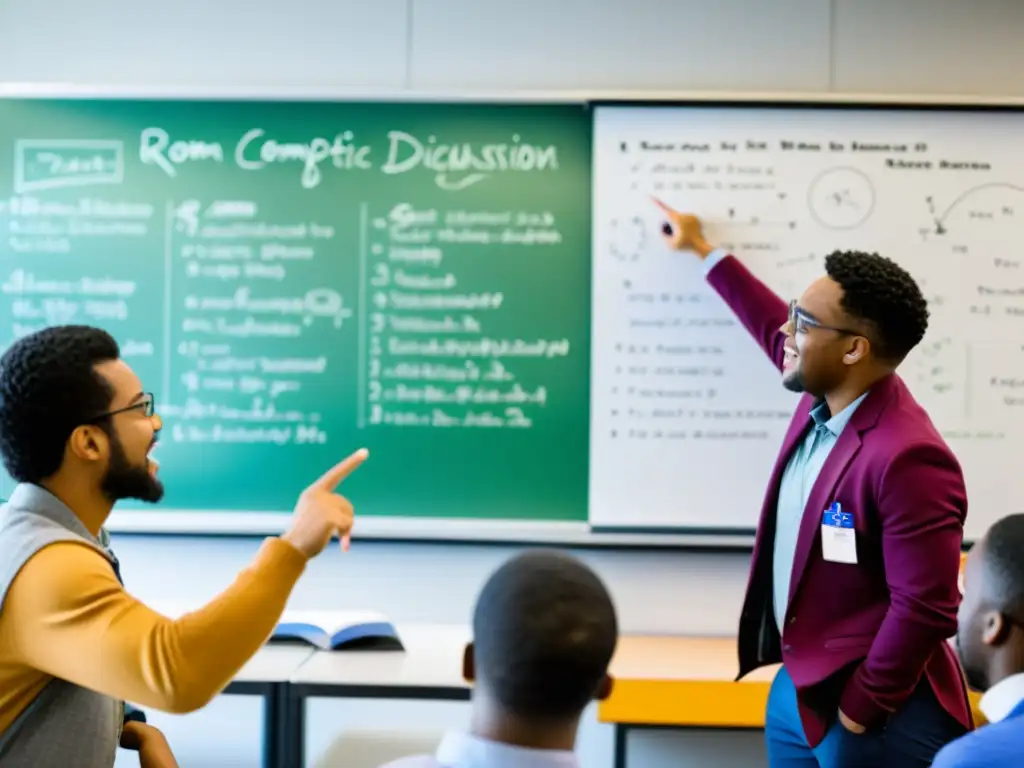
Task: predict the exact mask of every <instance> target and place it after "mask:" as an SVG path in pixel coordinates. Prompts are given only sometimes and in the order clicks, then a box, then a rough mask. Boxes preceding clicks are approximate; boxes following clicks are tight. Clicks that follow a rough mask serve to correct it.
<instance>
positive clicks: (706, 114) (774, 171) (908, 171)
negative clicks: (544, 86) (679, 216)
mask: <svg viewBox="0 0 1024 768" xmlns="http://www.w3.org/2000/svg"><path fill="white" fill-rule="evenodd" d="M594 130H595V134H594V257H593V259H594V261H593V337H592V379H591V382H592V384H591V387H592V389H591V397H592V406H591V411H592V416H591V472H590V478H591V479H590V521H591V524H592V525H594V526H595V527H607V528H625V529H644V528H648V529H650V528H659V529H680V528H685V529H702V528H703V529H716V530H730V529H750V528H753V527H754V526H755V525H756V523H757V516H758V513H759V511H760V508H761V502H762V498H763V495H764V492H765V487H766V483H767V481H768V478H769V474H770V471H771V467H772V464H773V462H774V460H775V457H776V455H777V452H778V450H779V447H780V445H781V442H782V437H783V434H784V432H785V429H786V426H787V424H788V420H789V417H790V415H791V414H792V410H793V407H794V406H795V404H796V399H797V396H796V395H793V394H791V393H789V392H787V391H785V390H784V389H783V388H782V386H781V383H780V376H779V373H778V372H777V371H776V370H775V369H774V368H773V367H772V366H771V365H770V364H769V363H768V361H767V358H766V357H765V356H764V355H763V353H762V352H761V351H760V350H759V349H758V347H757V346H756V345H755V343H754V341H753V340H752V339H751V338H750V337H749V336H748V334H747V333H746V331H745V330H744V329H743V328H742V327H741V326H739V325H738V324H737V323H736V322H735V319H734V317H733V315H732V313H731V312H730V311H729V310H728V309H727V308H726V307H725V305H724V303H723V302H722V301H721V299H720V298H719V297H718V295H717V294H716V293H714V292H713V291H712V290H711V289H710V288H709V287H708V286H707V284H706V282H705V279H704V273H703V270H702V266H701V265H700V264H699V262H698V261H697V259H696V257H694V256H691V255H690V254H685V253H677V252H672V251H670V250H669V249H668V248H667V247H666V246H665V245H664V244H663V243H662V240H661V236H660V233H659V228H660V225H661V222H662V220H663V217H662V216H660V215H659V212H658V210H657V209H656V208H655V207H654V206H653V205H652V204H651V202H650V195H652V194H653V195H656V196H658V197H660V198H661V199H663V200H665V201H666V202H667V203H669V204H670V205H672V206H673V207H676V208H678V209H681V210H686V211H692V212H694V213H696V214H698V215H699V216H701V217H702V218H703V219H704V221H705V228H706V231H707V233H708V235H709V239H710V240H711V241H712V242H715V243H717V244H719V245H723V246H725V247H727V248H729V249H730V250H733V251H734V252H735V253H736V255H737V256H738V257H739V258H740V259H741V260H742V261H743V262H744V263H745V264H746V265H747V266H748V267H750V268H751V270H752V271H753V272H754V273H755V274H757V275H758V276H759V277H760V278H761V279H763V280H765V281H766V282H767V283H768V285H769V286H770V287H772V288H773V289H774V290H775V291H776V292H777V293H779V295H780V296H781V297H783V298H784V299H786V300H789V299H790V298H797V297H798V296H799V295H800V293H801V292H802V291H803V289H804V288H805V287H806V285H807V284H808V283H810V282H811V281H812V280H813V279H814V278H816V277H818V276H819V275H820V274H822V272H823V269H824V267H823V258H824V255H825V254H826V253H828V252H829V251H832V250H835V249H848V248H855V249H863V250H875V251H879V252H880V253H882V254H883V255H886V256H889V257H891V258H893V259H895V260H896V261H898V262H900V263H901V264H902V265H903V266H905V267H906V268H907V269H908V270H909V271H910V272H911V273H912V274H913V275H914V277H915V278H916V279H917V280H918V281H919V282H920V284H921V285H922V288H923V290H924V292H925V294H926V296H927V297H928V300H929V305H930V310H931V320H930V326H929V331H928V334H927V336H926V338H925V341H924V342H923V343H922V345H921V346H920V347H919V348H918V350H916V351H915V352H914V353H913V354H912V355H911V357H910V358H908V359H907V361H906V362H905V363H904V364H903V366H902V367H901V369H900V373H901V375H902V376H903V378H904V379H905V380H906V382H907V383H908V385H909V386H910V388H911V390H912V391H913V393H914V395H915V396H916V397H917V398H918V400H919V401H920V402H921V403H922V405H923V406H924V407H925V408H926V409H927V410H928V412H929V413H930V415H931V417H932V419H933V421H934V422H935V424H936V426H937V427H938V429H939V430H940V431H941V432H942V434H943V435H944V436H945V438H946V440H947V441H948V443H949V445H950V446H951V448H952V449H953V451H954V452H955V453H956V454H957V456H958V458H959V459H960V461H961V463H962V465H963V468H964V473H965V476H966V482H967V490H968V497H969V502H968V503H969V510H968V520H967V538H968V539H975V538H977V537H978V536H980V535H981V534H982V533H984V531H985V530H986V529H987V528H988V526H989V525H991V524H992V522H994V521H995V520H996V519H998V518H1000V517H1002V516H1003V515H1005V514H1008V513H1010V512H1018V511H1022V510H1024V464H1022V462H1024V459H1022V456H1024V112H995V111H992V112H968V111H953V110H950V111H933V110H911V109H908V110H900V111H894V110H888V109H885V110H883V109H851V108H840V109H835V108H833V109H829V108H821V109H812V108H787V107H742V106H737V107H701V106H693V107H689V106H687V107H676V106H599V107H596V108H595V129H594ZM787 142H790V143H793V144H795V145H797V146H795V147H789V148H784V143H787ZM801 143H803V145H804V146H802V147H801V146H799V145H800V144H801ZM727 145H728V146H727Z"/></svg>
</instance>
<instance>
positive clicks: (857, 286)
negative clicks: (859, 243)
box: [825, 251, 928, 363]
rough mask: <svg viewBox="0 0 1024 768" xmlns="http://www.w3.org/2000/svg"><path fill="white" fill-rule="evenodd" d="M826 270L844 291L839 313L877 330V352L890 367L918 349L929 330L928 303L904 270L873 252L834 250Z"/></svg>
mask: <svg viewBox="0 0 1024 768" xmlns="http://www.w3.org/2000/svg"><path fill="white" fill-rule="evenodd" d="M825 272H826V273H827V274H828V276H829V277H830V278H832V279H833V280H834V281H835V282H836V283H838V284H839V287H840V288H842V289H843V300H842V307H843V310H844V311H845V312H846V313H847V314H848V315H851V316H852V317H856V318H859V319H861V320H863V321H865V322H866V323H868V324H869V325H870V326H871V327H872V329H873V330H874V332H875V338H874V339H873V341H874V342H875V353H876V355H877V356H878V357H880V358H881V359H883V360H887V361H890V362H894V363H899V362H902V360H903V358H905V357H906V356H907V354H908V353H909V352H910V350H912V349H913V348H914V347H916V346H917V345H918V344H919V343H920V342H921V339H923V338H924V334H925V331H927V330H928V302H927V301H926V300H925V298H924V295H923V294H922V293H921V289H920V287H918V285H917V283H916V282H915V281H914V278H912V277H911V276H910V273H908V272H907V271H906V270H905V269H903V267H901V266H899V265H898V264H897V263H896V262H894V261H893V260H892V259H887V258H885V257H884V256H879V255H878V254H877V253H864V252H863V251H835V252H834V253H830V254H829V255H828V256H826V257H825Z"/></svg>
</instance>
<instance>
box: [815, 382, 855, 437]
mask: <svg viewBox="0 0 1024 768" xmlns="http://www.w3.org/2000/svg"><path fill="white" fill-rule="evenodd" d="M867 396H868V393H867V392H865V393H864V394H863V395H861V396H860V397H858V398H857V399H856V400H854V401H853V402H852V403H850V404H849V405H848V406H846V407H845V408H844V409H843V410H841V411H840V412H839V413H837V414H836V415H835V416H833V415H832V412H831V411H829V409H828V403H826V402H825V401H824V400H822V401H821V402H820V403H818V404H817V405H816V406H814V408H812V409H811V418H812V419H814V423H815V425H816V426H819V427H825V429H827V430H828V431H829V432H831V433H832V434H833V435H835V436H836V437H839V435H840V434H842V432H843V429H844V428H845V427H846V425H847V424H848V423H849V422H850V419H851V418H853V414H854V412H855V411H856V410H857V407H858V406H859V405H860V404H861V403H862V402H864V398H865V397H867Z"/></svg>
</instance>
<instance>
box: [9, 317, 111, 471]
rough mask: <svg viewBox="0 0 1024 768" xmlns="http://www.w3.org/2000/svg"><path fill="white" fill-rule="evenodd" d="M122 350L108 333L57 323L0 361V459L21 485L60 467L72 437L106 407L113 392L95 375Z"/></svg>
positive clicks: (18, 344) (17, 344)
mask: <svg viewBox="0 0 1024 768" xmlns="http://www.w3.org/2000/svg"><path fill="white" fill-rule="evenodd" d="M118 357H120V349H119V348H118V345H117V342H116V341H115V340H114V338H113V337H112V336H111V335H110V334H109V333H107V332H106V331H103V330H100V329H99V328H92V327H90V326H85V325H58V326H52V327H49V328H45V329H43V330H41V331H37V332H35V333H32V334H30V335H28V336H23V337H22V338H20V339H18V340H17V341H16V342H14V344H12V345H11V347H10V348H9V349H8V350H7V352H5V353H4V355H3V357H2V358H0V456H2V457H3V462H4V467H6V468H7V472H8V474H10V476H11V477H12V478H14V480H16V481H17V482H19V483H37V484H38V483H39V482H41V481H42V480H45V479H46V478H48V477H50V476H51V475H53V474H54V473H56V472H57V470H58V469H60V466H61V464H62V463H63V461H64V447H65V445H66V444H67V441H68V438H69V437H70V436H71V433H72V432H73V431H74V430H75V429H76V428H77V427H79V426H81V425H82V424H86V423H88V422H89V421H90V420H91V419H94V418H95V417H96V416H97V415H99V414H102V413H103V412H105V411H106V410H108V409H109V408H110V402H111V400H112V398H113V394H114V393H113V391H112V390H111V387H110V385H109V384H108V383H107V382H106V381H105V380H104V379H103V378H102V377H101V376H99V375H98V374H97V373H96V370H95V367H96V365H97V364H99V363H103V362H106V361H109V360H116V359H118Z"/></svg>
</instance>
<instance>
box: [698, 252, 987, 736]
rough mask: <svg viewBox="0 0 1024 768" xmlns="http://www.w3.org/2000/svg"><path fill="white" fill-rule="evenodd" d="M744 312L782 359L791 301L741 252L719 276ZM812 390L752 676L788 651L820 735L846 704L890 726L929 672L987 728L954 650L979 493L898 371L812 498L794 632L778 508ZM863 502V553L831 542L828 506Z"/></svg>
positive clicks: (757, 594)
mask: <svg viewBox="0 0 1024 768" xmlns="http://www.w3.org/2000/svg"><path fill="white" fill-rule="evenodd" d="M708 282H709V283H710V284H711V286H712V287H713V288H714V289H715V290H716V291H717V292H718V293H719V294H720V295H721V296H722V298H723V299H724V300H725V302H726V303H727V304H728V305H729V307H730V308H731V309H732V311H733V312H734V314H735V315H736V316H737V318H738V319H739V321H740V322H741V323H742V324H743V325H744V326H745V327H746V329H747V330H748V331H749V332H750V334H751V335H752V336H753V337H754V338H755V339H756V340H757V341H758V343H760V345H761V347H762V348H763V349H764V351H765V352H766V353H767V354H768V356H769V357H770V358H771V359H772V361H773V362H774V363H775V364H776V365H777V366H778V367H779V368H780V370H781V367H782V356H783V341H784V338H785V337H784V334H783V333H782V331H781V327H782V325H783V324H784V323H785V322H786V319H787V316H788V306H787V304H786V303H785V302H783V301H782V299H780V298H779V297H778V296H776V295H775V294H774V293H772V292H771V291H770V290H769V289H768V288H767V287H766V286H765V285H764V284H763V283H761V282H760V281H759V280H758V279H757V278H756V277H754V275H753V274H751V273H750V272H749V271H748V270H747V268H746V267H744V266H743V265H742V264H741V263H740V262H739V260H737V259H736V258H735V257H734V256H727V257H725V258H724V259H723V260H722V261H721V262H719V263H718V264H717V265H715V267H713V268H712V270H711V272H710V273H709V275H708ZM814 405H815V402H814V399H813V398H812V397H811V396H810V395H804V396H803V397H802V398H801V399H800V401H799V404H798V405H797V408H796V413H795V415H794V416H793V420H792V422H791V423H790V426H789V429H788V431H787V432H786V436H785V439H784V440H783V444H782V450H781V452H780V453H779V457H778V459H777V460H776V462H775V468H774V470H773V472H772V477H771V482H770V484H769V486H768V491H767V493H766V494H765V500H764V506H763V507H762V509H761V518H760V522H759V524H758V527H757V537H756V541H755V544H754V554H753V559H752V561H751V568H750V579H749V582H748V584H747V593H746V598H745V600H744V604H743V612H742V615H741V618H740V627H739V664H740V675H739V677H740V678H742V677H743V676H745V675H747V674H749V673H750V672H751V671H753V670H754V669H756V668H757V667H760V666H763V665H766V664H773V663H778V662H780V661H781V662H783V663H784V664H785V666H786V669H787V670H788V671H789V674H790V676H791V677H792V678H793V683H794V685H795V686H796V690H797V699H798V702H799V709H800V717H801V720H802V722H803V726H804V731H805V733H806V735H807V739H808V741H809V743H810V744H811V746H812V747H813V746H816V745H817V744H818V743H820V741H821V740H822V739H823V738H824V736H825V733H826V731H827V730H828V727H829V724H830V722H831V721H833V720H834V718H835V715H836V708H837V707H839V708H841V709H842V710H843V713H844V714H846V715H847V716H848V717H850V718H851V719H852V720H853V721H854V722H856V723H859V724H861V725H864V726H868V727H870V726H874V725H880V724H883V723H884V721H885V718H886V717H887V716H888V715H889V713H891V712H893V711H894V710H896V709H898V708H899V707H900V706H901V705H902V704H903V703H904V702H905V701H906V700H907V699H908V698H909V696H910V694H911V693H912V692H913V690H914V689H915V687H916V686H917V685H918V683H919V681H920V680H921V677H922V675H923V676H925V677H926V678H927V680H928V682H929V683H931V687H932V689H933V690H934V692H935V694H936V697H937V698H938V700H939V703H940V704H941V705H942V707H943V708H944V709H945V710H946V711H947V712H949V714H950V715H952V716H953V717H954V718H955V719H956V720H958V721H959V722H960V723H962V724H963V725H964V726H965V727H966V728H968V729H970V728H972V727H973V722H972V717H971V709H970V703H969V701H968V698H967V688H966V684H965V681H964V678H963V675H962V673H961V670H960V665H959V662H958V661H957V658H956V654H955V652H954V650H953V648H952V647H951V646H950V645H949V643H948V642H947V640H948V638H950V637H952V636H954V635H955V634H956V626H957V625H956V613H957V608H958V606H959V603H960V590H959V587H958V575H959V569H960V548H961V543H962V540H963V525H964V519H965V517H966V515H967V498H966V491H965V488H964V480H963V474H962V472H961V469H960V465H959V463H958V462H957V460H956V457H955V456H954V455H953V453H952V451H950V449H949V447H948V446H947V445H946V443H945V442H944V441H943V439H942V437H941V436H940V435H939V433H938V432H937V430H936V429H935V427H934V426H933V425H932V422H931V419H930V418H929V417H928V414H927V413H926V412H925V411H924V409H923V408H921V406H920V405H918V403H917V402H916V401H915V400H914V398H913V396H912V395H911V394H910V391H909V390H908V389H907V387H906V385H905V384H904V383H903V381H902V380H901V379H900V378H899V377H898V376H896V375H895V374H894V375H891V376H888V377H886V378H885V379H883V380H882V381H880V382H878V383H877V384H876V385H875V386H874V387H872V389H871V391H870V392H869V394H868V395H867V397H865V398H864V400H863V402H861V404H860V406H859V407H858V408H857V410H856V411H855V412H854V414H853V417H852V418H851V419H850V422H849V424H847V426H846V428H845V429H844V430H843V432H842V434H841V435H840V437H839V439H838V441H837V442H836V445H835V447H834V448H833V449H832V452H831V453H830V454H829V456H828V459H827V460H826V462H825V464H824V466H823V467H822V470H821V474H820V475H819V476H818V479H817V482H816V483H815V484H814V487H813V489H812V490H811V494H810V498H809V499H808V502H807V507H806V508H805V509H804V515H803V520H802V522H801V526H800V533H799V538H798V541H797V547H796V556H795V560H794V564H793V578H792V581H791V584H790V593H789V599H790V602H789V607H788V611H787V614H786V619H785V626H784V627H783V631H782V636H781V637H780V636H779V632H778V630H777V628H776V621H775V618H774V612H773V600H772V550H773V543H774V540H775V508H776V502H777V499H778V492H779V483H780V481H781V478H782V473H783V470H784V469H785V467H786V464H787V462H788V461H789V458H790V456H791V454H792V453H793V451H794V449H795V448H796V447H797V446H798V445H799V443H800V441H801V440H802V439H803V437H804V435H806V434H807V431H808V429H809V427H810V425H811V421H812V420H811V418H810V412H811V409H812V408H813V407H814ZM835 501H838V502H839V503H840V504H841V505H842V507H843V510H844V511H846V512H852V513H853V517H854V527H855V531H856V541H857V564H856V565H851V564H844V563H833V562H828V561H826V560H824V559H823V557H822V552H821V521H822V514H823V513H824V511H825V509H826V508H827V507H828V506H829V505H830V504H832V502H835Z"/></svg>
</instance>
